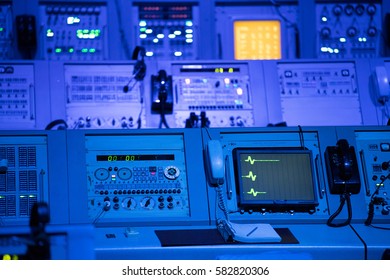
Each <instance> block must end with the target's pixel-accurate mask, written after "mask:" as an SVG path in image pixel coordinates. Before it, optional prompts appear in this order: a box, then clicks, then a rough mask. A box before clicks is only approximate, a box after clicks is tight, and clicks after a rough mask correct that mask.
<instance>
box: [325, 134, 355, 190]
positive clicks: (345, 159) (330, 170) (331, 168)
mask: <svg viewBox="0 0 390 280" xmlns="http://www.w3.org/2000/svg"><path fill="white" fill-rule="evenodd" d="M325 162H326V167H327V168H326V169H327V174H328V181H329V189H330V193H331V194H343V193H351V194H357V193H359V192H360V186H361V184H360V176H359V170H358V166H357V160H356V154H355V149H354V147H353V146H350V145H349V143H348V141H347V140H346V139H340V140H339V141H337V144H336V146H329V147H327V148H326V151H325Z"/></svg>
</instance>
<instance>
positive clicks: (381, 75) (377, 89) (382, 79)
mask: <svg viewBox="0 0 390 280" xmlns="http://www.w3.org/2000/svg"><path fill="white" fill-rule="evenodd" d="M371 79H372V85H373V91H374V95H375V96H374V98H375V99H376V101H377V102H378V103H379V104H380V105H385V104H386V103H387V102H388V101H389V100H390V84H389V78H388V75H387V71H386V68H385V67H384V66H377V67H375V70H374V72H373V73H372V76H371Z"/></svg>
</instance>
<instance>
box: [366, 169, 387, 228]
mask: <svg viewBox="0 0 390 280" xmlns="http://www.w3.org/2000/svg"><path fill="white" fill-rule="evenodd" d="M389 178H390V173H389V174H387V176H385V177H384V178H383V179H382V180H381V182H380V183H379V184H377V187H376V188H375V191H374V192H373V194H372V195H371V199H370V203H369V204H368V216H367V219H366V221H365V222H364V224H365V225H366V226H372V220H373V219H374V211H375V207H374V206H375V205H382V206H384V205H386V204H385V203H386V201H385V200H384V199H383V198H380V197H377V194H378V193H379V188H380V187H381V186H382V185H383V184H384V182H385V181H386V180H387V179H389ZM373 227H375V226H373ZM383 229H386V228H383Z"/></svg>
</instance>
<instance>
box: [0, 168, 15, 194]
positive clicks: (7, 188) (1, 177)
mask: <svg viewBox="0 0 390 280" xmlns="http://www.w3.org/2000/svg"><path fill="white" fill-rule="evenodd" d="M14 191H16V184H15V171H8V172H7V174H0V192H14Z"/></svg>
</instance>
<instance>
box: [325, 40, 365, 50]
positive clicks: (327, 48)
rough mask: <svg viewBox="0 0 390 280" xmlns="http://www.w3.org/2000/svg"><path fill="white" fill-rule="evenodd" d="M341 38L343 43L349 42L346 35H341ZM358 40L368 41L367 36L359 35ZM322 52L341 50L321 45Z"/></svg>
mask: <svg viewBox="0 0 390 280" xmlns="http://www.w3.org/2000/svg"><path fill="white" fill-rule="evenodd" d="M339 40H340V42H341V43H345V42H347V39H345V38H344V37H341V38H340V39H339ZM358 41H359V42H362V43H364V42H367V38H366V37H359V38H358ZM321 52H324V53H326V52H328V53H336V54H337V53H339V52H340V50H339V49H337V48H330V47H321Z"/></svg>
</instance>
